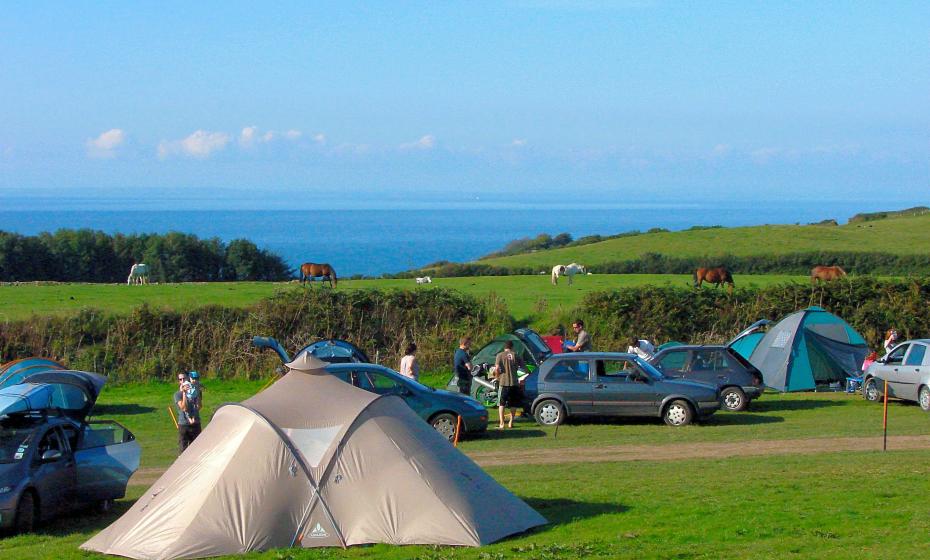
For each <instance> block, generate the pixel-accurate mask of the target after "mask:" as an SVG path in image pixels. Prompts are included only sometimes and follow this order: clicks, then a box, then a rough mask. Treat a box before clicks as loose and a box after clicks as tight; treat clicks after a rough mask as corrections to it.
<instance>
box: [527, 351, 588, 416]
mask: <svg viewBox="0 0 930 560" xmlns="http://www.w3.org/2000/svg"><path fill="white" fill-rule="evenodd" d="M592 371H593V370H592V368H590V367H589V366H588V360H586V359H572V358H566V359H562V360H559V361H558V362H556V363H555V364H553V365H552V367H551V368H549V370H548V371H547V372H545V375H546V377H545V379H541V380H540V381H539V384H538V387H539V393H540V394H543V393H550V394H556V395H559V396H560V397H561V398H562V400H563V401H564V402H565V405H566V406H567V407H568V412H569V414H591V413H592V411H593V409H592V405H591V399H592V386H593V385H594V383H593V382H592V381H591V375H590V374H591V373H592Z"/></svg>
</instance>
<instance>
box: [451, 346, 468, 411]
mask: <svg viewBox="0 0 930 560" xmlns="http://www.w3.org/2000/svg"><path fill="white" fill-rule="evenodd" d="M469 348H471V337H470V336H463V337H462V338H461V339H460V340H459V347H458V348H457V349H456V350H455V355H454V356H453V357H452V367H453V369H455V376H456V377H457V378H458V386H459V393H462V394H463V395H468V396H471V356H470V355H469V354H468V349H469Z"/></svg>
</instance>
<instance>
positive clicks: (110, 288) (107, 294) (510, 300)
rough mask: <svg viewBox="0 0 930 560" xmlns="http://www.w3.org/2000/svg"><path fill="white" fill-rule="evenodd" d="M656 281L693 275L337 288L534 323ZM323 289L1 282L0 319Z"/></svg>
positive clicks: (361, 283) (760, 282)
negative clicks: (398, 293) (444, 302)
mask: <svg viewBox="0 0 930 560" xmlns="http://www.w3.org/2000/svg"><path fill="white" fill-rule="evenodd" d="M806 281H807V279H806V278H804V277H799V276H789V275H755V276H749V275H747V276H739V275H738V276H736V282H737V285H738V286H759V287H764V286H769V285H772V284H778V283H782V282H806ZM643 285H660V286H682V287H685V286H690V285H691V277H690V276H687V275H677V274H601V275H598V274H592V275H591V276H584V277H578V278H576V279H575V282H574V284H573V285H572V286H568V285H567V283H566V282H565V281H564V280H562V281H561V282H560V283H559V285H558V286H553V285H552V284H551V283H550V280H549V277H548V276H546V275H538V276H477V277H464V278H436V279H434V281H433V283H432V284H428V285H421V286H417V284H416V283H415V281H414V280H412V279H397V280H395V279H377V280H343V281H341V282H340V283H339V288H338V289H340V290H346V289H349V290H356V289H361V290H370V289H393V288H406V289H420V290H429V289H435V288H437V287H444V288H452V289H455V290H459V291H461V292H464V293H466V294H470V295H474V296H477V297H484V296H487V295H488V294H490V293H495V294H497V295H498V296H499V297H501V298H503V300H504V301H505V302H506V303H507V305H508V307H509V309H510V313H511V314H512V315H513V316H514V317H515V318H516V319H517V320H518V321H521V322H526V323H532V321H533V319H534V317H535V316H536V315H537V314H539V313H540V312H542V311H543V310H545V309H551V308H554V307H556V306H562V307H564V308H566V309H568V308H571V307H572V306H574V305H575V304H577V303H578V302H579V301H581V298H582V297H584V295H585V294H586V293H589V292H592V291H597V290H607V289H613V288H622V287H631V286H643ZM300 289H328V288H324V287H322V286H320V285H318V284H317V285H312V286H311V287H310V288H302V287H300V286H299V285H296V284H293V283H286V282H283V283H275V282H210V283H184V284H157V285H156V284H150V285H147V286H126V285H125V284H18V285H3V286H0V321H12V320H17V319H25V318H28V317H29V316H31V315H55V314H65V313H73V312H76V311H78V310H80V309H83V308H93V309H101V310H105V311H111V312H115V313H128V312H129V311H130V310H131V309H133V308H135V307H138V306H139V305H142V303H148V304H149V305H150V306H152V307H154V308H159V309H161V308H167V309H176V310H180V309H189V308H192V307H197V306H202V305H224V306H229V307H245V306H247V305H249V304H252V303H255V302H256V301H258V300H260V299H262V298H266V297H270V296H272V295H274V294H275V293H276V292H278V291H281V290H300Z"/></svg>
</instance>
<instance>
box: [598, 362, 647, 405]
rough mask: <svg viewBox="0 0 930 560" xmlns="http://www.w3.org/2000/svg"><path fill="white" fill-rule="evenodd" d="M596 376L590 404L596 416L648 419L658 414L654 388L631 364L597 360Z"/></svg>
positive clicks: (633, 364)
mask: <svg viewBox="0 0 930 560" xmlns="http://www.w3.org/2000/svg"><path fill="white" fill-rule="evenodd" d="M595 376H596V380H595V383H594V391H593V396H592V401H593V406H594V410H595V412H596V413H598V414H604V415H608V416H647V415H648V416H651V415H654V414H656V413H657V412H658V410H657V404H656V401H657V399H656V390H655V386H654V384H653V383H651V382H650V381H651V378H650V377H649V376H648V375H646V374H645V373H644V372H643V371H642V369H640V367H639V366H638V365H637V364H636V362H634V361H633V360H627V359H622V358H620V359H603V360H597V361H596V364H595Z"/></svg>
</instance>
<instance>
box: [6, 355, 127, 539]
mask: <svg viewBox="0 0 930 560" xmlns="http://www.w3.org/2000/svg"><path fill="white" fill-rule="evenodd" d="M95 381H96V378H95V377H94V374H88V373H86V372H72V371H66V370H55V371H50V372H43V373H37V374H34V375H30V376H28V377H26V378H25V380H24V383H22V384H19V385H13V386H10V387H5V388H3V389H2V390H0V408H2V415H0V528H4V529H9V528H13V529H15V530H16V531H18V532H22V531H30V530H31V529H32V527H33V524H34V523H36V522H38V521H42V520H45V519H48V518H50V517H53V516H55V515H58V514H60V513H63V512H66V511H69V510H73V509H76V508H79V507H86V506H87V505H96V506H97V507H98V508H100V509H103V510H106V509H109V508H110V507H111V506H112V504H113V500H116V499H119V498H122V497H123V496H124V495H125V494H126V485H127V484H128V483H129V477H130V476H132V473H133V472H135V470H136V469H137V468H139V458H140V453H141V451H140V448H139V444H138V443H137V442H136V441H135V437H134V436H133V435H132V433H130V432H129V430H127V429H126V428H124V427H123V426H121V425H119V424H117V423H116V422H109V421H101V422H97V421H94V422H87V421H86V420H85V418H86V415H87V413H88V412H89V411H90V410H91V408H92V407H93V405H94V402H95V401H96V398H97V395H98V390H99V388H95V385H94V382H95ZM43 399H44V402H45V404H44V405H42V406H35V404H36V403H37V402H41V401H42V400H43ZM23 403H26V406H24V405H23Z"/></svg>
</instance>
